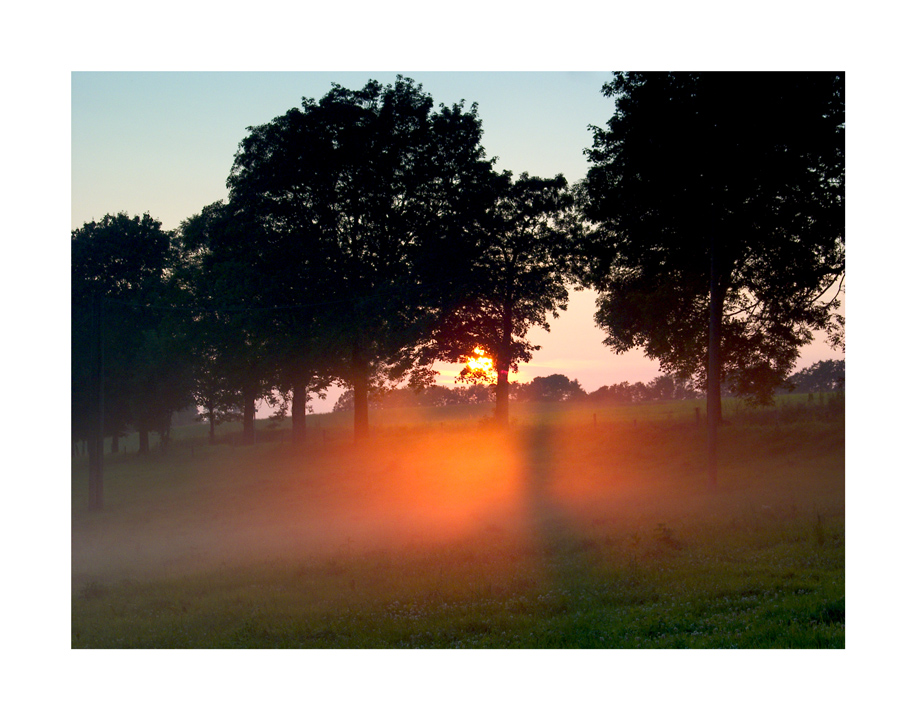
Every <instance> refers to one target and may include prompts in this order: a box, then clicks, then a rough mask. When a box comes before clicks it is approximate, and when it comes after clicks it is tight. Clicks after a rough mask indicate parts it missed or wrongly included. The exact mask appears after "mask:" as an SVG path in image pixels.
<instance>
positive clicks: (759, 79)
mask: <svg viewBox="0 0 916 720" xmlns="http://www.w3.org/2000/svg"><path fill="white" fill-rule="evenodd" d="M604 93H605V95H606V96H608V97H610V98H613V99H614V100H615V101H616V111H615V113H614V115H613V117H612V118H611V120H610V122H609V123H608V125H607V128H606V129H601V128H597V127H593V128H592V132H593V135H594V140H593V145H592V148H591V149H590V150H587V151H586V152H587V155H588V157H589V160H590V162H591V167H590V168H589V171H588V176H587V178H586V181H585V195H586V199H587V200H586V208H585V211H586V214H587V216H588V218H589V219H590V220H591V221H592V222H593V223H595V224H596V229H595V233H594V234H593V236H592V238H593V240H595V242H594V243H593V245H592V246H591V248H590V251H591V252H590V254H591V258H590V263H589V267H588V271H587V273H586V275H585V277H586V279H587V281H588V282H589V283H590V284H591V285H592V286H593V287H595V289H597V290H598V292H599V301H598V312H597V314H596V320H597V322H598V324H599V326H600V327H601V328H602V329H604V330H605V331H606V332H607V334H608V336H607V339H606V340H605V342H606V343H607V344H608V345H609V346H610V347H612V348H613V349H614V350H616V351H618V352H623V351H625V350H629V349H631V348H633V347H637V346H641V347H643V348H645V351H646V354H647V355H648V356H649V357H652V358H655V359H658V360H659V361H660V364H661V367H662V369H663V370H664V371H666V372H669V371H670V372H676V373H678V374H679V375H680V376H682V377H687V376H695V377H696V378H697V380H698V384H699V385H700V386H702V387H705V389H706V392H707V418H708V428H709V445H710V483H711V484H715V480H716V478H715V454H716V444H717V440H716V438H717V435H716V433H717V430H716V427H717V425H718V423H719V422H721V416H722V409H721V407H722V406H721V389H720V387H721V382H722V380H723V379H724V380H725V382H727V383H729V384H730V385H731V388H732V390H733V391H734V392H736V393H738V394H742V395H745V396H748V397H750V398H752V399H755V400H757V401H758V402H768V401H770V399H771V397H772V394H773V392H774V390H775V388H776V387H778V386H779V385H780V384H781V383H782V382H783V381H784V380H785V378H786V376H787V374H788V372H789V371H790V370H791V368H792V366H793V364H794V362H795V360H796V359H797V357H798V352H799V349H800V348H801V347H802V346H803V345H805V344H806V343H808V342H810V341H811V339H812V337H813V336H812V331H814V330H825V329H826V330H828V331H831V332H834V333H836V331H837V330H838V329H839V328H840V322H841V319H840V318H839V317H838V315H837V309H838V307H839V303H838V300H837V298H836V294H835V292H834V291H833V290H832V288H836V287H841V286H842V279H843V275H844V272H845V251H844V247H845V242H844V181H845V161H844V128H845V120H844V80H843V76H842V75H831V74H818V73H815V74H807V73H683V74H682V73H649V74H643V73H617V74H616V75H615V77H614V79H613V81H612V82H610V83H608V84H606V85H605V86H604Z"/></svg>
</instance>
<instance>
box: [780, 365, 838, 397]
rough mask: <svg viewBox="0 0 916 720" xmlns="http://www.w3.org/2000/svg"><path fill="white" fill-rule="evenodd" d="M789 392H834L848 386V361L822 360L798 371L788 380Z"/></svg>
mask: <svg viewBox="0 0 916 720" xmlns="http://www.w3.org/2000/svg"><path fill="white" fill-rule="evenodd" d="M787 386H788V390H787V391H788V392H806V393H815V392H834V391H836V390H843V389H844V388H845V386H846V361H845V360H822V361H821V362H816V363H814V364H813V365H810V366H809V367H806V368H805V369H803V370H799V371H798V372H797V373H795V374H793V375H790V376H789V379H788V381H787Z"/></svg>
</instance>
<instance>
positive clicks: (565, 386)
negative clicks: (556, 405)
mask: <svg viewBox="0 0 916 720" xmlns="http://www.w3.org/2000/svg"><path fill="white" fill-rule="evenodd" d="M519 397H520V398H522V399H524V400H527V401H528V402H566V401H569V400H580V399H582V398H584V397H586V393H585V391H584V390H583V389H582V386H581V385H580V384H579V381H578V380H570V379H569V378H568V377H566V375H557V374H555V375H548V376H547V377H536V378H534V379H533V380H532V381H531V382H530V383H527V384H525V385H523V386H521V387H520V388H519Z"/></svg>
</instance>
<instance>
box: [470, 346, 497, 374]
mask: <svg viewBox="0 0 916 720" xmlns="http://www.w3.org/2000/svg"><path fill="white" fill-rule="evenodd" d="M467 367H468V369H469V370H472V371H475V372H482V373H491V372H493V360H492V358H488V357H487V356H486V355H484V350H483V348H479V347H476V348H474V354H473V355H472V356H469V357H468V363H467Z"/></svg>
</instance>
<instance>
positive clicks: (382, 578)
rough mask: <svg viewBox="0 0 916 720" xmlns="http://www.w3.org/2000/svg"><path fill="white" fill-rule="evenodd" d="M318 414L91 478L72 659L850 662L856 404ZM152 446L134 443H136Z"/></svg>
mask: <svg viewBox="0 0 916 720" xmlns="http://www.w3.org/2000/svg"><path fill="white" fill-rule="evenodd" d="M779 403H780V404H779V405H778V406H777V408H775V409H766V410H759V411H758V410H751V409H748V408H745V407H743V406H742V405H740V404H738V403H734V402H728V403H727V405H726V420H727V423H726V424H725V425H724V426H723V428H722V430H721V431H720V439H721V447H720V451H719V460H720V465H719V485H718V488H717V489H715V490H710V489H709V488H708V487H707V475H706V446H705V430H704V428H703V427H702V426H701V425H699V424H698V423H697V421H696V415H695V408H697V407H702V403H700V402H698V401H684V402H678V403H659V404H647V405H639V406H595V405H591V404H554V405H548V404H544V405H539V404H521V403H519V404H515V405H514V406H513V407H512V409H511V412H512V417H513V421H512V424H511V427H510V428H508V429H502V430H500V429H495V428H493V427H492V426H491V425H490V424H489V423H488V422H487V421H486V419H485V418H484V416H485V414H486V413H487V412H488V410H489V408H488V407H484V406H453V407H446V408H428V409H420V408H409V409H408V408H404V409H397V410H386V411H378V412H375V413H373V414H372V415H371V417H370V421H371V423H372V425H373V434H372V437H371V438H370V439H369V440H368V441H367V442H366V443H363V444H360V445H356V444H354V442H353V440H352V435H351V433H350V429H349V423H350V421H351V416H350V415H349V414H344V413H338V414H330V415H320V416H310V418H309V423H310V427H309V431H308V433H309V434H308V439H307V442H306V443H305V445H304V446H294V445H293V444H291V443H290V442H289V438H288V433H289V430H288V428H286V427H280V428H278V429H273V430H268V429H266V425H263V424H262V426H260V427H259V433H258V443H257V444H256V445H254V446H239V445H237V444H235V443H234V442H233V441H234V439H235V437H236V436H237V434H238V428H233V427H231V426H227V427H225V428H221V429H220V439H221V440H222V442H220V443H219V444H217V445H213V446H210V445H208V444H207V442H206V428H205V427H204V426H202V425H199V426H193V427H188V428H177V429H176V430H175V431H174V433H173V440H172V442H171V444H170V445H169V447H168V450H167V452H164V453H163V452H158V451H156V450H154V451H153V452H152V453H151V454H150V455H149V456H146V457H140V456H138V455H136V453H135V452H134V449H135V447H136V444H135V443H136V439H135V438H134V439H131V438H128V441H127V443H126V447H127V452H123V453H121V454H119V455H117V456H111V455H109V456H106V462H105V496H104V503H105V506H104V509H103V510H102V511H99V512H94V513H90V512H89V511H88V510H87V498H88V489H87V485H88V468H87V464H86V459H85V458H84V457H77V458H74V459H73V460H72V478H71V479H72V482H71V485H72V490H71V491H72V515H71V530H72V545H71V548H72V584H71V593H72V598H71V607H72V616H71V646H72V647H73V648H84V647H92V648H121V647H124V648H127V647H134V648H163V647H174V648H843V647H845V560H844V555H845V553H844V550H845V522H844V519H845V487H844V485H845V465H844V446H845V429H844V428H845V423H844V412H843V403H842V397H839V398H835V397H827V398H824V397H822V396H821V397H818V398H812V397H804V396H787V397H782V398H779ZM132 443H133V444H132Z"/></svg>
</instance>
